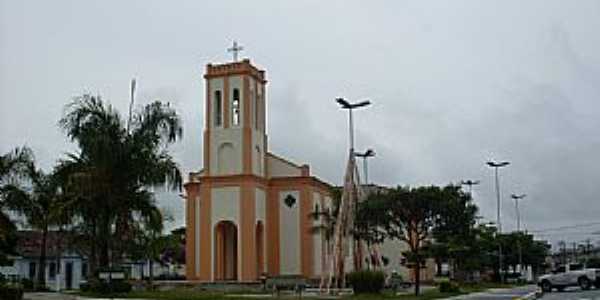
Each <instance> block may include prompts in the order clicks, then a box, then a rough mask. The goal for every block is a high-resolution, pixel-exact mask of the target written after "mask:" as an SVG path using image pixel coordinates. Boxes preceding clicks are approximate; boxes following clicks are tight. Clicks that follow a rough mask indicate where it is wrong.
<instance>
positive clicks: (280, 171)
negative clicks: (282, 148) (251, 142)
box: [267, 156, 302, 177]
mask: <svg viewBox="0 0 600 300" xmlns="http://www.w3.org/2000/svg"><path fill="white" fill-rule="evenodd" d="M267 164H268V167H269V174H268V177H286V176H300V175H302V170H300V168H298V167H296V166H294V165H292V164H289V163H287V162H285V161H282V160H281V159H279V158H276V157H273V156H267Z"/></svg>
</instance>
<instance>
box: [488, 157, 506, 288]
mask: <svg viewBox="0 0 600 300" xmlns="http://www.w3.org/2000/svg"><path fill="white" fill-rule="evenodd" d="M486 164H487V165H488V166H489V167H490V168H494V175H495V178H496V205H497V211H496V224H497V226H498V234H499V235H502V223H501V221H500V181H499V180H498V168H503V167H506V166H508V165H510V162H508V161H502V162H495V161H491V160H490V161H488V162H487V163H486ZM498 268H499V275H500V282H504V274H502V243H501V242H500V239H498Z"/></svg>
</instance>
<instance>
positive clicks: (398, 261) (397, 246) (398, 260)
mask: <svg viewBox="0 0 600 300" xmlns="http://www.w3.org/2000/svg"><path fill="white" fill-rule="evenodd" d="M379 249H380V251H381V255H383V256H385V257H387V259H388V260H389V263H388V265H387V266H384V271H385V272H386V273H390V272H392V271H396V272H398V274H399V275H400V276H402V278H404V279H405V280H408V278H409V273H408V272H409V270H408V269H407V268H406V267H405V266H403V265H402V252H404V251H406V250H408V245H407V244H406V243H405V242H402V241H399V240H390V239H387V240H386V241H385V242H384V243H383V244H382V245H380V248H379Z"/></svg>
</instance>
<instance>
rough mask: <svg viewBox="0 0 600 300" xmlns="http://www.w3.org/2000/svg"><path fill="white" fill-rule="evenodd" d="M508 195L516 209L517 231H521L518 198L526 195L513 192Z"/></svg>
mask: <svg viewBox="0 0 600 300" xmlns="http://www.w3.org/2000/svg"><path fill="white" fill-rule="evenodd" d="M510 197H511V198H512V199H513V200H515V209H516V211H517V232H520V231H521V213H520V212H519V200H521V199H523V198H525V197H527V195H525V194H522V195H515V194H511V195H510Z"/></svg>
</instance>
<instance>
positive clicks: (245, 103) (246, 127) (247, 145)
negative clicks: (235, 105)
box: [242, 76, 254, 174]
mask: <svg viewBox="0 0 600 300" xmlns="http://www.w3.org/2000/svg"><path fill="white" fill-rule="evenodd" d="M242 78H243V96H242V107H243V110H244V112H243V113H244V114H243V118H244V119H243V120H242V132H243V136H242V164H243V173H244V174H252V152H253V148H254V147H253V146H252V144H253V143H252V122H251V121H252V114H251V113H250V112H251V106H250V105H251V103H250V100H251V99H250V78H249V77H248V76H243V77H242Z"/></svg>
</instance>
